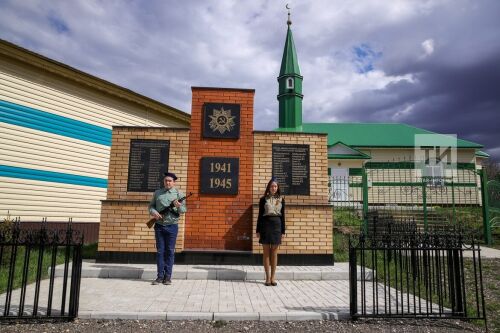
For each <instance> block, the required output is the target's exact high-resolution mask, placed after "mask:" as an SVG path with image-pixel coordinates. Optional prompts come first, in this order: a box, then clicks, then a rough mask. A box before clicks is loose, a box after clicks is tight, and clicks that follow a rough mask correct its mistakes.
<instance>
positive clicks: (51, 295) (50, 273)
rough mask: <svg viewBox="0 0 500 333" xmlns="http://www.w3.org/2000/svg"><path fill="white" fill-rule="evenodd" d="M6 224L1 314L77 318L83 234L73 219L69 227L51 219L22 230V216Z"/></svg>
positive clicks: (0, 261)
mask: <svg viewBox="0 0 500 333" xmlns="http://www.w3.org/2000/svg"><path fill="white" fill-rule="evenodd" d="M0 227H1V229H0V320H8V319H44V318H47V319H67V320H71V319H73V318H75V317H76V316H77V315H78V302H79V295H80V280H81V269H82V244H83V236H82V235H81V233H80V232H78V231H75V230H73V229H72V224H71V220H70V221H69V222H68V224H67V228H66V230H61V229H59V230H49V229H47V227H46V221H43V222H42V223H41V224H40V228H39V229H36V230H22V229H21V227H20V221H19V220H16V221H15V222H14V223H7V222H3V223H1V224H0ZM59 264H61V265H63V266H64V273H63V277H62V278H60V277H56V274H55V273H56V270H55V268H56V265H59Z"/></svg>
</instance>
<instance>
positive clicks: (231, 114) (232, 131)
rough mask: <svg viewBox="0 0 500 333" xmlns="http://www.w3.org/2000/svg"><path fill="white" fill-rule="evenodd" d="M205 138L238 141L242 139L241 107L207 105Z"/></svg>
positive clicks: (204, 127)
mask: <svg viewBox="0 0 500 333" xmlns="http://www.w3.org/2000/svg"><path fill="white" fill-rule="evenodd" d="M203 107H204V110H203V111H204V112H203V136H204V137H205V138H219V139H220V138H222V139H237V138H239V137H240V105H239V104H224V103H205V104H204V105H203Z"/></svg>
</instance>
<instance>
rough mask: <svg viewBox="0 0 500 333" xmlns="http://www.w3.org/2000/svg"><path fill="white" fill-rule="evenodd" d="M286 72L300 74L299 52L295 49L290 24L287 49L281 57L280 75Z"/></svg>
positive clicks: (286, 42)
mask: <svg viewBox="0 0 500 333" xmlns="http://www.w3.org/2000/svg"><path fill="white" fill-rule="evenodd" d="M286 74H298V75H300V69H299V61H298V58H297V52H296V51H295V43H294V42H293V36H292V29H290V25H288V31H287V33H286V41H285V49H284V50H283V57H282V58H281V69H280V76H282V75H286Z"/></svg>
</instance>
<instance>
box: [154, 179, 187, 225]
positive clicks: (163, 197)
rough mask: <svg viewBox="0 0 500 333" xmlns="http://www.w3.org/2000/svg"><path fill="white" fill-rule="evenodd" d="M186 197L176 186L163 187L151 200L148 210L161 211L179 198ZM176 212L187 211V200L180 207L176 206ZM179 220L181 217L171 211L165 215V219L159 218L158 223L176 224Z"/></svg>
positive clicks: (182, 212) (174, 209)
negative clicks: (168, 188)
mask: <svg viewBox="0 0 500 333" xmlns="http://www.w3.org/2000/svg"><path fill="white" fill-rule="evenodd" d="M183 197H184V193H182V192H180V191H179V190H177V189H176V188H175V187H173V188H171V189H170V190H167V189H166V188H161V189H159V190H157V191H156V192H155V193H154V194H153V198H152V199H151V201H150V202H149V206H148V210H149V214H152V213H153V212H161V211H162V210H164V209H165V208H166V207H168V206H170V203H171V202H172V201H174V200H178V199H180V198H183ZM172 210H173V211H174V212H177V213H179V214H184V213H185V212H186V210H187V209H186V201H183V202H182V203H181V206H180V207H179V208H177V207H174V208H173V209H172ZM178 222H179V217H178V216H177V215H174V214H172V213H171V212H170V211H169V212H168V213H167V214H164V215H163V220H158V221H156V223H158V224H162V225H167V224H176V223H178Z"/></svg>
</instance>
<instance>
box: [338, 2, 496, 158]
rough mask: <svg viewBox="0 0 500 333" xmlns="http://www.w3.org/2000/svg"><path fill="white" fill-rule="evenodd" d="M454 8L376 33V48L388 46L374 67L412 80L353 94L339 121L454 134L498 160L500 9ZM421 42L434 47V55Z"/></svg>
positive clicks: (482, 4) (486, 5)
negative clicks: (400, 125)
mask: <svg viewBox="0 0 500 333" xmlns="http://www.w3.org/2000/svg"><path fill="white" fill-rule="evenodd" d="M457 4H458V5H457V6H455V7H450V6H441V7H438V8H436V9H435V10H434V11H432V12H431V13H429V14H427V15H425V16H424V17H422V18H419V17H415V18H413V19H411V20H408V21H407V22H405V23H403V24H399V25H398V29H397V31H396V30H395V29H394V27H392V26H391V27H384V28H382V29H379V30H378V31H377V32H371V33H370V35H371V36H372V38H373V39H374V40H377V41H378V43H379V45H388V41H390V43H391V44H390V45H391V48H388V47H384V55H383V57H382V59H381V61H380V62H379V63H378V64H376V65H375V66H377V65H378V69H380V70H382V71H383V72H384V73H385V74H386V75H387V76H406V77H407V78H408V79H406V80H399V81H398V80H395V81H393V82H391V83H389V84H387V85H386V86H385V87H384V88H382V89H368V90H363V91H359V92H355V93H353V94H352V98H351V99H349V101H348V102H346V103H344V104H343V105H341V106H340V107H339V109H337V110H335V111H334V112H335V114H336V115H337V117H338V118H339V119H341V120H344V121H370V122H401V123H407V124H410V125H413V126H416V127H421V128H424V129H428V130H431V131H435V132H440V133H448V134H457V135H458V137H459V138H461V139H466V140H471V141H473V142H477V143H480V144H483V145H484V146H485V149H484V150H485V151H486V152H489V153H490V154H491V155H492V157H493V158H494V159H496V160H497V161H500V130H499V127H498V123H500V93H499V89H498V87H499V86H500V62H499V61H498V59H500V44H499V43H497V42H496V40H497V35H498V33H500V23H499V20H498V13H500V3H498V2H494V1H482V2H467V1H460V2H457ZM375 36H379V37H375ZM380 36H383V37H380ZM408 40H413V41H414V42H413V43H408ZM419 40H420V41H422V42H423V41H424V40H428V41H430V42H429V44H428V45H427V46H428V47H429V48H428V49H427V51H430V52H427V53H426V52H425V51H426V50H425V48H424V47H423V45H422V44H423V43H422V44H420V43H417V41H419ZM419 46H422V47H421V48H419Z"/></svg>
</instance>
